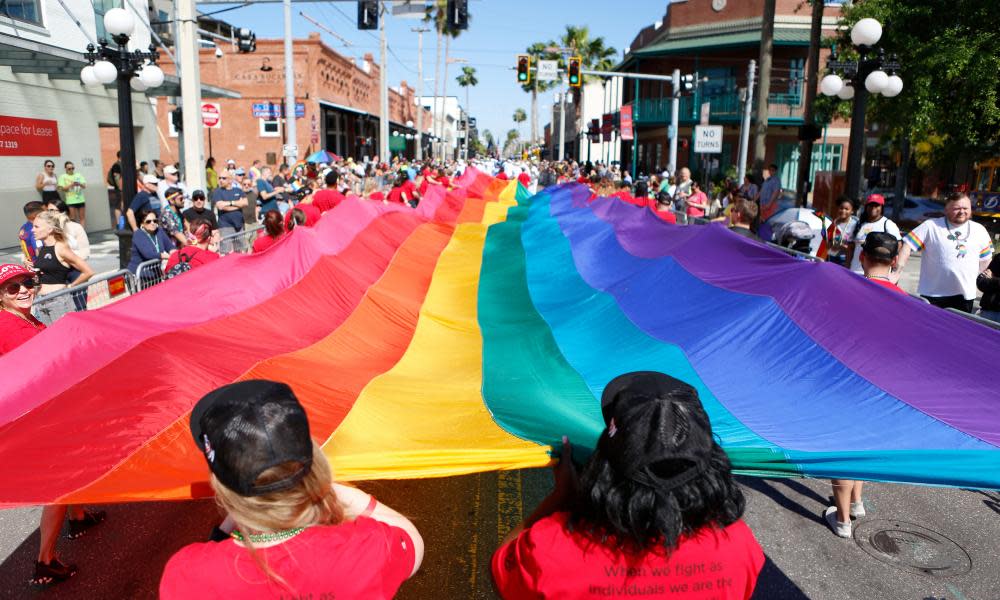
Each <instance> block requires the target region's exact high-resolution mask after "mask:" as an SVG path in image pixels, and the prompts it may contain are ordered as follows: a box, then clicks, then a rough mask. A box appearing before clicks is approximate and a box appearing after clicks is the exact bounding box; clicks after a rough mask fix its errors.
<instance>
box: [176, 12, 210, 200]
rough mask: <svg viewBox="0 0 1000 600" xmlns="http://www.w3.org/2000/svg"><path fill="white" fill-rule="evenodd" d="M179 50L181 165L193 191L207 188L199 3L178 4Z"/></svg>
mask: <svg viewBox="0 0 1000 600" xmlns="http://www.w3.org/2000/svg"><path fill="white" fill-rule="evenodd" d="M177 51H178V54H180V65H179V66H180V69H181V106H182V108H183V110H182V119H183V130H184V131H182V132H181V136H182V137H181V138H180V139H181V140H183V142H184V148H183V156H182V157H181V162H182V163H183V165H182V166H183V167H184V181H185V183H186V184H187V185H188V187H189V189H201V190H203V189H205V143H204V140H203V138H202V122H201V75H200V73H199V68H198V21H197V13H196V12H195V0H178V2H177Z"/></svg>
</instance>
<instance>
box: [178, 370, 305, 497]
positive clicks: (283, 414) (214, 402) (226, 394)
mask: <svg viewBox="0 0 1000 600" xmlns="http://www.w3.org/2000/svg"><path fill="white" fill-rule="evenodd" d="M191 435H192V436H193V437H194V443H195V444H196V445H197V446H198V448H199V449H201V451H202V453H204V455H205V460H206V461H208V467H209V469H211V471H212V473H214V474H215V477H216V478H217V479H218V480H219V481H220V482H221V483H222V484H223V485H225V486H226V487H227V488H229V489H231V490H233V491H234V492H236V493H238V494H240V495H241V496H261V495H264V494H270V493H272V492H280V491H282V490H287V489H289V488H291V487H294V486H295V485H296V484H297V483H298V482H299V481H301V480H302V478H303V477H305V476H306V474H307V473H309V470H310V468H311V467H312V439H311V438H310V437H309V420H308V419H307V418H306V412H305V410H304V409H303V408H302V405H301V404H299V401H298V399H296V397H295V394H294V393H293V392H292V388H290V387H288V386H287V385H286V384H284V383H279V382H276V381H267V380H264V379H251V380H249V381H240V382H237V383H231V384H229V385H224V386H222V387H220V388H218V389H216V390H213V391H211V392H209V393H208V394H207V395H205V397H203V398H202V399H201V400H199V401H198V403H197V404H196V405H195V406H194V408H193V409H192V410H191ZM285 463H299V464H300V467H299V469H297V470H296V471H295V472H294V473H293V474H292V475H290V476H288V477H286V478H284V479H281V480H278V481H272V482H268V483H266V484H261V485H258V484H257V479H258V478H259V477H260V474H261V473H263V472H264V471H266V470H268V469H270V468H271V467H276V466H278V465H282V464H285Z"/></svg>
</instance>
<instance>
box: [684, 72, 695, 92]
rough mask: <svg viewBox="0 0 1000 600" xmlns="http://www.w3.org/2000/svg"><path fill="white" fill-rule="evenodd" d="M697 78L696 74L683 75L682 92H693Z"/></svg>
mask: <svg viewBox="0 0 1000 600" xmlns="http://www.w3.org/2000/svg"><path fill="white" fill-rule="evenodd" d="M695 78H696V75H694V74H688V75H681V91H682V92H690V91H691V90H693V89H694V82H695Z"/></svg>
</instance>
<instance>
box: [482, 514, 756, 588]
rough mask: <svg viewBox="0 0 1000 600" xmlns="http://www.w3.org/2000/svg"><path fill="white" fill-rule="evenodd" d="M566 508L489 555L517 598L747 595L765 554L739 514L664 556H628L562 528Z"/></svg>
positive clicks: (499, 580) (498, 577) (497, 576)
mask: <svg viewBox="0 0 1000 600" xmlns="http://www.w3.org/2000/svg"><path fill="white" fill-rule="evenodd" d="M567 517H568V515H567V513H555V514H553V515H550V516H548V517H545V518H543V519H542V520H540V521H538V522H537V523H535V524H534V525H532V526H531V528H530V529H527V530H525V531H523V532H521V534H520V535H519V536H518V537H517V539H515V540H514V541H512V542H510V543H508V544H507V545H506V546H503V547H501V548H500V549H499V550H497V551H496V553H495V554H494V555H493V564H492V566H493V579H494V580H495V581H496V584H497V589H498V590H499V591H500V595H501V596H502V597H503V598H505V599H507V600H517V599H521V598H610V597H615V598H619V597H620V598H625V597H636V598H640V597H641V598H664V597H670V598H687V599H691V600H694V599H703V598H718V599H719V600H732V599H737V598H739V599H746V598H749V597H750V596H751V595H752V594H753V589H754V586H755V585H756V584H757V575H758V574H759V573H760V570H761V567H763V566H764V552H763V551H762V550H761V548H760V544H758V543H757V540H756V539H755V538H754V536H753V532H751V531H750V528H749V527H747V525H746V523H744V522H743V521H742V520H741V521H737V522H735V523H733V524H732V525H730V526H729V527H726V528H725V529H716V528H711V527H706V528H704V529H702V530H701V531H699V532H698V533H697V534H695V535H694V536H693V537H690V538H686V539H683V540H682V541H681V542H680V543H679V545H678V546H677V548H675V549H674V550H673V552H672V553H670V554H669V555H668V554H667V552H666V551H665V550H664V549H663V547H662V546H660V547H657V548H656V549H654V550H652V551H649V552H646V553H645V554H644V555H642V556H628V555H625V554H622V553H619V552H615V551H613V550H612V549H610V548H608V547H606V546H604V545H594V544H588V542H587V541H586V539H585V538H584V537H582V536H581V535H579V534H574V533H570V532H568V531H567V530H566V519H567Z"/></svg>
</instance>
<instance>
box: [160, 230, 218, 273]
mask: <svg viewBox="0 0 1000 600" xmlns="http://www.w3.org/2000/svg"><path fill="white" fill-rule="evenodd" d="M191 235H192V237H193V238H194V239H193V240H192V242H191V243H190V244H188V245H187V246H184V247H183V248H181V249H180V250H174V252H172V253H171V254H170V258H168V259H167V267H166V269H164V271H163V272H164V273H168V274H169V273H170V270H171V269H173V268H174V267H175V266H177V263H179V262H180V261H182V260H183V261H184V262H186V263H188V264H189V265H191V268H192V269H193V268H195V267H199V266H201V265H204V264H208V263H210V262H212V261H214V260H218V259H219V254H218V252H215V249H218V246H217V245H216V244H215V242H214V241H213V240H212V224H211V223H210V222H209V221H208V219H195V220H194V221H192V222H191Z"/></svg>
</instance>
